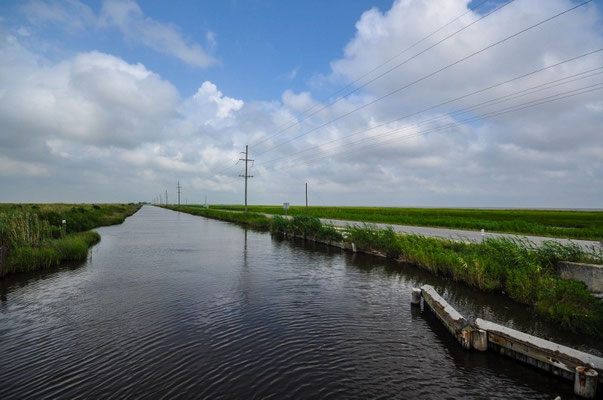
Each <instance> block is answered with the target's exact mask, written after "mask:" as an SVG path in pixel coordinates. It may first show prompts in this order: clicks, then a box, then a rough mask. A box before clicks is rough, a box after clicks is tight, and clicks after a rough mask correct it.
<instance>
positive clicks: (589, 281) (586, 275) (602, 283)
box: [557, 261, 603, 293]
mask: <svg viewBox="0 0 603 400" xmlns="http://www.w3.org/2000/svg"><path fill="white" fill-rule="evenodd" d="M557 274H559V276H560V277H561V278H563V279H573V280H576V281H580V282H584V283H586V287H587V288H588V290H589V291H590V292H593V293H603V265H595V264H584V263H576V262H569V261H559V262H558V263H557Z"/></svg>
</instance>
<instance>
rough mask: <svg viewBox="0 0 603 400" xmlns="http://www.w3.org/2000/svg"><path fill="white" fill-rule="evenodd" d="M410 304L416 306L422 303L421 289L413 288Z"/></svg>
mask: <svg viewBox="0 0 603 400" xmlns="http://www.w3.org/2000/svg"><path fill="white" fill-rule="evenodd" d="M410 304H412V305H414V306H419V305H421V289H418V288H413V289H412V293H411V296H410Z"/></svg>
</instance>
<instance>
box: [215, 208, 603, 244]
mask: <svg viewBox="0 0 603 400" xmlns="http://www.w3.org/2000/svg"><path fill="white" fill-rule="evenodd" d="M210 209H223V210H232V211H241V210H242V209H243V207H242V206H236V205H234V206H229V205H224V206H222V205H216V206H211V207H210ZM249 210H250V211H251V212H256V213H266V214H274V215H283V214H284V210H283V207H282V206H250V207H249ZM288 214H289V215H292V216H304V215H308V216H315V217H319V218H332V219H341V220H347V221H360V222H373V223H385V224H399V225H413V226H432V227H441V228H452V229H467V230H480V229H485V230H486V231H489V232H507V233H518V234H524V235H538V236H550V237H566V238H572V239H591V240H602V239H603V211H565V210H482V209H452V208H393V207H392V208H388V207H322V206H317V207H308V210H307V212H306V208H305V207H303V206H291V207H290V208H289V210H288Z"/></svg>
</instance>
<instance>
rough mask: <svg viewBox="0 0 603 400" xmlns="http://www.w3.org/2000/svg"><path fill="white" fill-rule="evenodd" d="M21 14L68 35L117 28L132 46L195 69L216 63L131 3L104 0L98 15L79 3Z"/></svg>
mask: <svg viewBox="0 0 603 400" xmlns="http://www.w3.org/2000/svg"><path fill="white" fill-rule="evenodd" d="M23 11H24V13H25V15H26V16H27V18H28V19H29V20H30V22H32V23H34V24H41V23H52V24H55V25H58V26H61V27H63V28H65V29H68V30H70V31H77V30H83V29H88V28H93V29H100V28H117V29H118V30H119V31H120V32H121V33H122V34H123V36H124V38H125V39H126V40H127V41H128V42H131V43H136V44H140V45H143V46H146V47H149V48H151V49H153V50H155V51H158V52H160V53H163V54H167V55H171V56H174V57H176V58H178V59H180V60H182V61H184V62H185V63H187V64H189V65H192V66H194V67H199V68H206V67H209V66H211V65H213V64H216V63H217V62H218V61H217V60H216V58H214V56H212V55H211V54H210V53H209V51H207V50H205V49H204V48H203V47H202V46H201V45H200V44H199V43H195V42H191V41H188V40H186V38H185V37H184V36H183V35H182V33H181V31H180V30H179V28H178V27H177V26H176V25H173V24H166V23H163V22H160V21H157V20H154V19H152V18H149V17H147V16H145V15H144V13H143V11H142V9H141V8H140V6H139V5H138V3H136V2H135V1H134V0H104V1H103V3H102V8H101V10H100V13H99V15H96V14H95V12H94V11H93V10H92V9H91V8H90V7H89V6H87V5H85V4H83V3H82V2H80V1H79V0H61V1H58V0H55V1H51V2H42V1H38V0H33V1H30V2H29V3H26V4H25V5H24V6H23ZM206 39H207V45H208V48H209V49H210V50H212V49H214V48H215V47H216V39H215V35H214V34H213V33H212V32H208V33H207V38H206Z"/></svg>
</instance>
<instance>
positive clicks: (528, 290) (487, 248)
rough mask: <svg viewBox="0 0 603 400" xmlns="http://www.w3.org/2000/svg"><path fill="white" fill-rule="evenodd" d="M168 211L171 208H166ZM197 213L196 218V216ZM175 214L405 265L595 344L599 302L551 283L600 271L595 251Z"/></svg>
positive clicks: (300, 219)
mask: <svg viewBox="0 0 603 400" xmlns="http://www.w3.org/2000/svg"><path fill="white" fill-rule="evenodd" d="M170 208H173V209H175V207H170ZM201 210H203V211H201ZM181 211H183V212H190V213H192V214H195V215H204V216H208V217H210V218H215V219H222V220H226V221H231V222H237V223H242V222H241V221H245V222H244V223H243V224H244V225H247V226H253V224H256V221H257V222H258V223H257V225H255V227H256V228H258V229H263V230H268V229H270V231H271V232H272V233H273V234H282V235H290V236H302V237H306V238H315V239H316V240H319V241H323V242H347V243H355V244H356V246H357V247H358V248H359V249H361V250H362V251H366V252H370V253H378V254H380V255H383V256H386V257H388V258H392V259H396V260H400V261H404V262H408V263H412V264H414V265H416V266H418V267H420V268H423V269H426V270H428V271H430V272H432V273H434V274H438V275H442V276H446V277H449V278H450V279H452V280H454V281H458V282H462V283H464V284H467V285H469V286H473V287H476V288H479V289H481V290H483V291H485V292H488V291H492V292H502V293H504V294H506V295H507V296H509V297H510V298H511V299H513V300H515V301H517V302H520V303H523V304H527V305H530V306H532V307H534V309H535V310H536V311H537V312H538V313H539V314H541V315H543V316H544V317H546V318H548V319H550V320H551V321H554V322H557V323H559V325H561V326H563V327H564V328H566V329H569V330H573V331H575V332H582V333H587V334H590V335H594V336H598V337H603V301H601V300H599V299H597V298H596V297H594V296H593V295H592V294H591V293H589V292H588V290H587V289H586V285H585V284H583V283H582V282H577V281H571V280H564V279H561V278H559V277H558V276H557V275H556V263H557V261H560V260H564V261H575V262H586V263H594V264H603V253H602V252H601V250H596V249H593V252H591V253H586V252H584V251H582V249H581V248H580V247H579V246H577V245H575V244H560V243H557V242H555V241H546V242H544V244H542V245H540V246H536V245H534V244H533V243H531V242H529V241H527V240H520V239H513V238H488V239H486V240H484V241H483V242H481V243H463V242H457V241H452V240H446V239H440V238H429V237H424V236H420V235H400V234H398V233H396V232H394V231H393V230H392V229H377V228H376V227H375V226H372V225H366V224H365V225H364V226H362V227H348V228H346V229H344V230H338V229H335V228H333V227H331V226H328V225H325V224H322V223H321V221H320V220H319V219H318V217H313V216H296V217H293V218H292V219H286V218H283V217H280V216H276V217H274V218H273V219H272V220H270V219H269V218H267V217H265V216H263V215H261V214H254V213H248V214H247V216H245V214H243V213H238V212H227V211H219V210H212V209H209V210H204V209H202V208H200V207H195V206H192V207H191V206H188V207H181Z"/></svg>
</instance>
